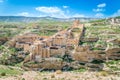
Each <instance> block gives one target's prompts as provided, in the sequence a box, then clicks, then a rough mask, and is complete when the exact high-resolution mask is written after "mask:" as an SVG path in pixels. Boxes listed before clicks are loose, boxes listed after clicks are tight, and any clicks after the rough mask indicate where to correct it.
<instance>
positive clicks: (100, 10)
mask: <svg viewBox="0 0 120 80" xmlns="http://www.w3.org/2000/svg"><path fill="white" fill-rule="evenodd" d="M93 11H94V12H104V11H105V9H100V8H97V9H93Z"/></svg>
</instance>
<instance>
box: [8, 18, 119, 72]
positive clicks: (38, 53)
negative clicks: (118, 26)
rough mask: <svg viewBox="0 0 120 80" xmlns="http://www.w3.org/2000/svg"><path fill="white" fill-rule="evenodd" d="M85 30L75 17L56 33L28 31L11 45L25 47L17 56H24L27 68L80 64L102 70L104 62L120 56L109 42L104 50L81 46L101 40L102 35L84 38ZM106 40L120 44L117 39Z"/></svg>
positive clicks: (50, 67)
mask: <svg viewBox="0 0 120 80" xmlns="http://www.w3.org/2000/svg"><path fill="white" fill-rule="evenodd" d="M85 31H86V28H85V25H83V24H81V23H80V21H79V20H75V21H74V23H73V25H72V26H71V27H70V28H68V29H65V30H61V31H59V32H57V33H56V34H54V35H53V36H39V35H35V34H30V33H26V34H24V35H20V36H16V37H15V38H13V39H12V40H11V41H9V43H8V44H9V46H10V47H15V48H17V49H19V50H23V52H22V53H19V54H17V56H18V58H23V68H24V69H26V70H29V69H30V70H31V69H32V70H44V69H48V70H49V69H55V70H56V69H63V70H66V69H79V68H80V67H89V68H90V69H95V70H102V69H103V67H104V66H103V65H102V63H103V62H105V61H107V60H109V59H112V60H114V59H116V60H118V59H120V54H118V53H119V52H120V48H118V47H117V48H109V45H108V46H107V47H105V48H104V49H103V50H93V49H92V47H91V46H90V45H82V43H83V42H90V43H93V42H97V41H98V40H99V37H89V38H86V37H84V36H85ZM107 42H111V43H112V44H116V43H117V44H118V45H119V44H120V42H119V40H116V39H114V40H108V41H107ZM98 47H100V46H98Z"/></svg>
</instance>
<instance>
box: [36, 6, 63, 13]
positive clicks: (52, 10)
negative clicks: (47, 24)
mask: <svg viewBox="0 0 120 80" xmlns="http://www.w3.org/2000/svg"><path fill="white" fill-rule="evenodd" d="M35 9H36V10H37V11H40V12H43V13H59V12H62V10H61V9H60V8H58V7H37V8H35Z"/></svg>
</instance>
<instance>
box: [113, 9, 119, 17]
mask: <svg viewBox="0 0 120 80" xmlns="http://www.w3.org/2000/svg"><path fill="white" fill-rule="evenodd" d="M115 16H120V9H119V10H117V12H115V13H114V14H113V15H112V17H115Z"/></svg>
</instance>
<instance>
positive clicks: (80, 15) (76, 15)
mask: <svg viewBox="0 0 120 80" xmlns="http://www.w3.org/2000/svg"><path fill="white" fill-rule="evenodd" d="M72 17H85V15H83V14H74V15H73V16H72Z"/></svg>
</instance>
